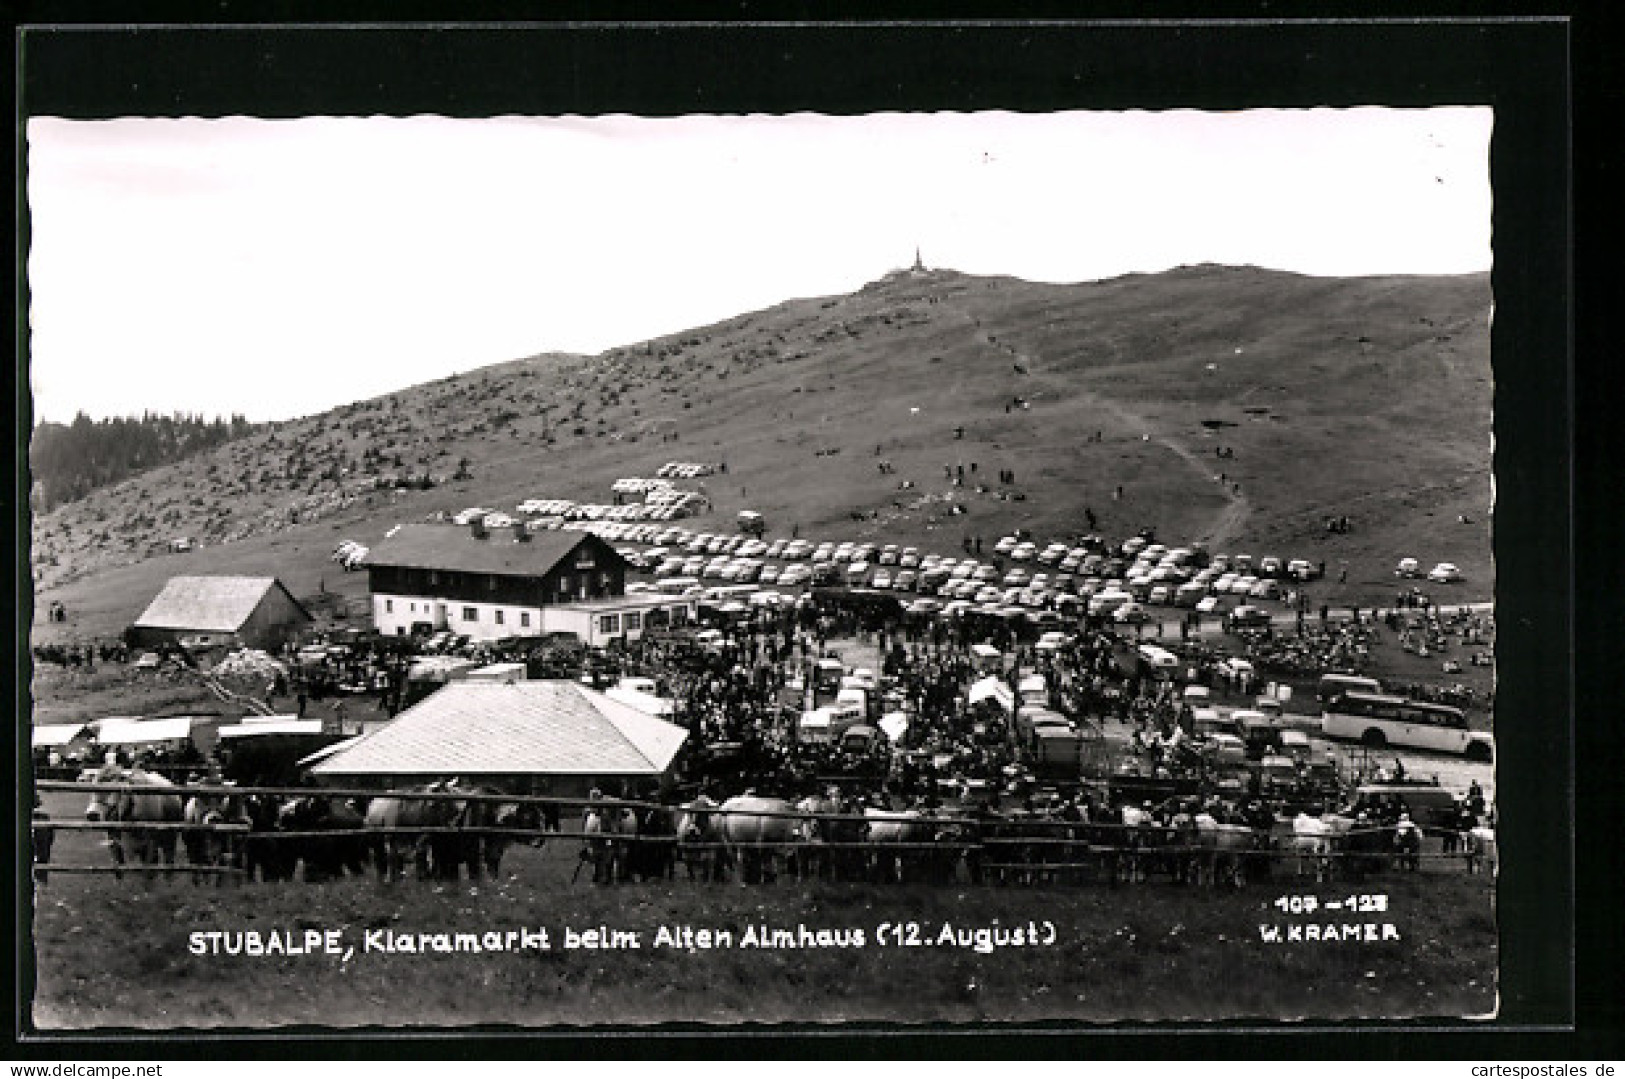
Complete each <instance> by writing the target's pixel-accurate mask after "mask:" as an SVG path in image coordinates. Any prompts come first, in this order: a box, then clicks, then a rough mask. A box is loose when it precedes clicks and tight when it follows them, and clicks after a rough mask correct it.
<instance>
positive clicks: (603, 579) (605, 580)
mask: <svg viewBox="0 0 1625 1079" xmlns="http://www.w3.org/2000/svg"><path fill="white" fill-rule="evenodd" d="M609 582H610V575H609V574H607V573H600V574H599V575H598V583H599V584H601V585H603V586H604V587H605V588H608V587H609Z"/></svg>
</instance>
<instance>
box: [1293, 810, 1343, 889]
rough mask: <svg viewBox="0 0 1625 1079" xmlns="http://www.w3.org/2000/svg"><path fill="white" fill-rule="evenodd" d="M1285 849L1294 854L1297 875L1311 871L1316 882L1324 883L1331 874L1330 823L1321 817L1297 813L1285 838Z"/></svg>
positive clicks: (1303, 874) (1331, 843) (1331, 845)
mask: <svg viewBox="0 0 1625 1079" xmlns="http://www.w3.org/2000/svg"><path fill="white" fill-rule="evenodd" d="M1286 842H1287V849H1288V850H1289V851H1290V852H1291V853H1292V854H1293V855H1294V856H1295V857H1294V861H1295V862H1296V864H1297V873H1298V876H1299V877H1303V876H1306V875H1307V874H1306V872H1305V869H1306V868H1307V869H1308V870H1309V872H1312V873H1313V874H1314V877H1315V883H1316V884H1324V883H1326V881H1327V880H1329V879H1330V878H1331V875H1332V858H1333V855H1332V851H1333V832H1332V825H1331V824H1329V823H1327V822H1326V821H1325V820H1324V819H1323V818H1321V817H1311V816H1310V815H1309V814H1307V813H1299V814H1298V815H1297V816H1295V817H1293V818H1292V835H1291V836H1290V837H1288V838H1287V840H1286Z"/></svg>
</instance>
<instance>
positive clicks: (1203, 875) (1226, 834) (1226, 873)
mask: <svg viewBox="0 0 1625 1079" xmlns="http://www.w3.org/2000/svg"><path fill="white" fill-rule="evenodd" d="M1193 823H1194V824H1195V828H1196V836H1197V843H1198V846H1199V847H1200V848H1201V851H1200V853H1201V857H1200V859H1199V860H1198V861H1197V864H1196V880H1197V883H1201V882H1202V881H1204V880H1205V881H1206V882H1207V884H1208V886H1209V887H1217V886H1218V884H1219V882H1220V881H1224V882H1225V883H1227V884H1231V885H1233V886H1234V887H1237V888H1240V887H1242V886H1243V885H1245V884H1246V883H1247V868H1246V863H1245V859H1246V857H1247V855H1248V853H1250V852H1251V851H1252V850H1253V849H1254V848H1255V847H1256V846H1257V837H1256V836H1255V835H1254V833H1253V830H1252V829H1251V828H1249V827H1247V826H1246V825H1245V824H1228V823H1224V822H1221V821H1219V820H1217V819H1215V818H1214V817H1213V815H1212V814H1210V813H1205V812H1203V813H1198V814H1196V816H1195V817H1194V818H1193Z"/></svg>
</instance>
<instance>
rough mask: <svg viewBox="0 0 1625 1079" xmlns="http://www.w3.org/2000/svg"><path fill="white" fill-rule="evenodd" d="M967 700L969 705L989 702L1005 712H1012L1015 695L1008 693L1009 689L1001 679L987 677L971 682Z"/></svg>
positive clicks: (1014, 704) (1014, 706)
mask: <svg viewBox="0 0 1625 1079" xmlns="http://www.w3.org/2000/svg"><path fill="white" fill-rule="evenodd" d="M967 699H968V700H969V701H970V703H971V704H980V703H981V702H982V701H986V700H991V701H992V702H993V703H994V704H996V705H998V706H999V707H1000V708H1002V709H1004V710H1005V711H1006V712H1013V711H1015V708H1016V695H1015V694H1014V693H1012V692H1010V687H1009V686H1008V685H1006V684H1005V682H1004V679H1002V678H993V677H988V678H983V679H981V680H979V681H977V682H973V683H972V684H971V687H970V692H969V693H968V694H967Z"/></svg>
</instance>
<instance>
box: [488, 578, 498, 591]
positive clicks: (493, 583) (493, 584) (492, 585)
mask: <svg viewBox="0 0 1625 1079" xmlns="http://www.w3.org/2000/svg"><path fill="white" fill-rule="evenodd" d="M485 590H486V591H487V592H495V591H496V590H497V578H496V575H495V574H492V575H491V576H490V577H487V578H486V579H485Z"/></svg>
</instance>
